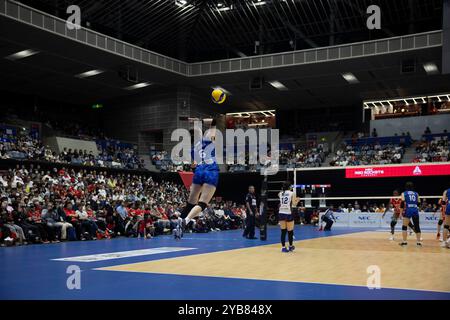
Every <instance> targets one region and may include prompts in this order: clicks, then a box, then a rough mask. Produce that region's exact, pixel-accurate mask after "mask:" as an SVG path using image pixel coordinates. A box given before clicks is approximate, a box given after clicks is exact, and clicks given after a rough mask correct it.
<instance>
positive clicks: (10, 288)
mask: <svg viewBox="0 0 450 320" xmlns="http://www.w3.org/2000/svg"><path fill="white" fill-rule="evenodd" d="M365 230H367V229H350V228H335V229H334V230H333V231H331V232H329V233H326V232H319V231H317V230H316V228H313V227H310V226H302V227H300V226H296V230H295V233H296V241H299V240H306V239H313V238H320V237H330V236H331V237H333V236H336V235H342V234H352V233H357V232H361V231H365ZM241 232H242V231H241V230H235V231H222V232H210V233H207V234H186V235H185V237H184V238H183V239H182V240H181V241H175V240H174V239H173V238H172V237H170V236H159V237H156V238H153V239H149V240H144V239H137V238H118V239H113V240H101V241H99V240H97V241H87V242H84V241H83V242H82V241H78V242H65V243H60V244H49V245H29V246H22V247H12V248H0V275H1V280H0V299H1V300H9V299H88V300H93V299H133V300H135V299H138V300H141V299H164V300H166V299H177V300H195V299H214V300H216V299H221V300H222V299H224V300H235V299H450V292H436V291H423V290H403V289H384V288H382V289H378V290H376V289H372V290H369V289H368V288H367V287H365V286H351V285H335V284H319V283H303V282H293V281H272V280H264V279H260V280H258V279H243V278H229V277H210V276H192V275H180V274H165V273H145V272H133V271H130V272H118V271H110V270H98V269H99V268H104V267H114V266H119V265H125V264H127V265H128V264H134V263H139V262H147V261H149V262H150V261H155V260H163V259H170V258H175V257H185V256H190V255H201V254H207V253H215V252H225V251H229V250H235V249H242V248H253V247H257V246H263V245H268V244H275V243H278V239H279V229H278V228H277V227H270V228H269V229H268V240H267V241H265V242H263V241H260V240H247V239H243V238H242V237H241ZM368 245H370V244H368ZM297 247H298V248H297V249H298V250H297V251H296V252H295V253H294V254H298V255H300V258H301V250H302V248H301V241H299V242H298V243H297ZM136 250H146V251H136ZM101 254H107V255H101ZM281 254H282V253H281V252H280V255H281ZM133 255H134V256H133ZM80 256H81V258H80ZM85 256H88V257H85ZM120 256H121V257H120ZM54 259H60V260H54ZM180 261H182V260H180ZM180 263H181V262H180ZM241 263H242V264H245V263H246V261H245V259H243V260H242V262H241ZM264 263H265V262H264V261H261V266H262V267H264ZM69 266H78V267H79V268H80V269H81V273H80V278H79V279H80V282H79V283H80V284H81V288H80V289H72V290H71V289H68V286H67V282H68V278H69V277H70V276H71V274H68V273H67V269H68V267H69ZM235 267H239V266H235ZM332 267H333V265H332V261H331V262H330V268H332ZM194 268H195V266H194ZM168 271H169V272H170V270H168Z"/></svg>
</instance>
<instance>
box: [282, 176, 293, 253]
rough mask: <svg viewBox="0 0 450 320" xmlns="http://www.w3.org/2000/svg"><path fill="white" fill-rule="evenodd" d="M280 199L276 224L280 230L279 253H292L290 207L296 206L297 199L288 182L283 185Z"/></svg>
mask: <svg viewBox="0 0 450 320" xmlns="http://www.w3.org/2000/svg"><path fill="white" fill-rule="evenodd" d="M278 197H279V198H280V209H279V211H278V222H279V224H280V228H281V252H290V251H294V250H295V247H294V245H293V242H294V217H293V216H292V207H293V206H295V205H296V204H297V198H296V196H295V194H294V192H293V191H292V190H291V185H290V183H288V182H285V183H284V184H283V189H282V191H281V192H280V193H279V194H278ZM286 233H287V235H288V239H289V248H286Z"/></svg>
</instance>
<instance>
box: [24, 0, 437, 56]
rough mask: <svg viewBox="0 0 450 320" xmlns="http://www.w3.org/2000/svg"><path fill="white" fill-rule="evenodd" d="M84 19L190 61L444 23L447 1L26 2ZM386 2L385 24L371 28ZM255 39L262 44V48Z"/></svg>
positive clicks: (382, 35) (369, 36) (357, 38)
mask: <svg viewBox="0 0 450 320" xmlns="http://www.w3.org/2000/svg"><path fill="white" fill-rule="evenodd" d="M20 2H22V3H24V4H26V5H29V6H31V7H34V8H36V9H39V10H42V11H44V12H47V13H50V14H52V15H56V16H58V17H60V18H63V19H65V18H67V17H68V14H67V13H66V9H67V7H68V6H69V5H73V4H75V5H78V6H80V9H81V14H82V25H83V26H85V27H87V28H90V29H93V30H95V31H98V32H100V33H104V34H106V35H109V36H112V37H115V38H119V39H121V40H123V41H126V42H129V43H132V44H135V45H138V46H140V47H143V48H146V49H149V50H152V51H155V52H158V53H161V54H164V55H167V56H171V57H174V58H178V59H180V60H183V61H186V62H196V61H207V60H215V59H223V58H233V57H238V56H252V55H255V54H267V53H275V52H285V51H289V50H300V49H307V48H312V47H321V46H328V45H335V44H341V43H349V42H357V41H364V40H372V39H377V38H387V37H392V36H397V35H404V34H409V33H419V32H424V31H430V30H438V29H441V28H442V0H145V1H144V0H96V1H91V0H22V1H20ZM373 4H376V5H379V6H380V8H381V14H382V28H381V30H374V31H370V30H368V29H367V27H366V19H367V16H368V15H367V13H366V10H367V7H368V6H370V5H373ZM255 41H258V42H259V44H260V45H259V46H258V47H255Z"/></svg>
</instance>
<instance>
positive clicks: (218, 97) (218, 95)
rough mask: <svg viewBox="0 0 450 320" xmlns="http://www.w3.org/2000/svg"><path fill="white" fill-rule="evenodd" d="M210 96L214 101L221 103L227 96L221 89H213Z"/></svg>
mask: <svg viewBox="0 0 450 320" xmlns="http://www.w3.org/2000/svg"><path fill="white" fill-rule="evenodd" d="M211 98H212V101H213V102H214V103H217V104H221V103H224V101H225V99H226V98H227V94H226V93H225V92H223V90H222V89H214V90H213V92H212V93H211Z"/></svg>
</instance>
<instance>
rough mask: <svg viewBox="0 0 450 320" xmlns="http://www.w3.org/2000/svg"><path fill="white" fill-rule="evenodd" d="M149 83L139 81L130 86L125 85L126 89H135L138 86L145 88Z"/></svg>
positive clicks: (138, 87)
mask: <svg viewBox="0 0 450 320" xmlns="http://www.w3.org/2000/svg"><path fill="white" fill-rule="evenodd" d="M149 85H151V83H150V82H140V83H136V84H134V85H132V86H129V87H126V88H125V89H126V90H135V89H140V88H145V87H147V86H149Z"/></svg>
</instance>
